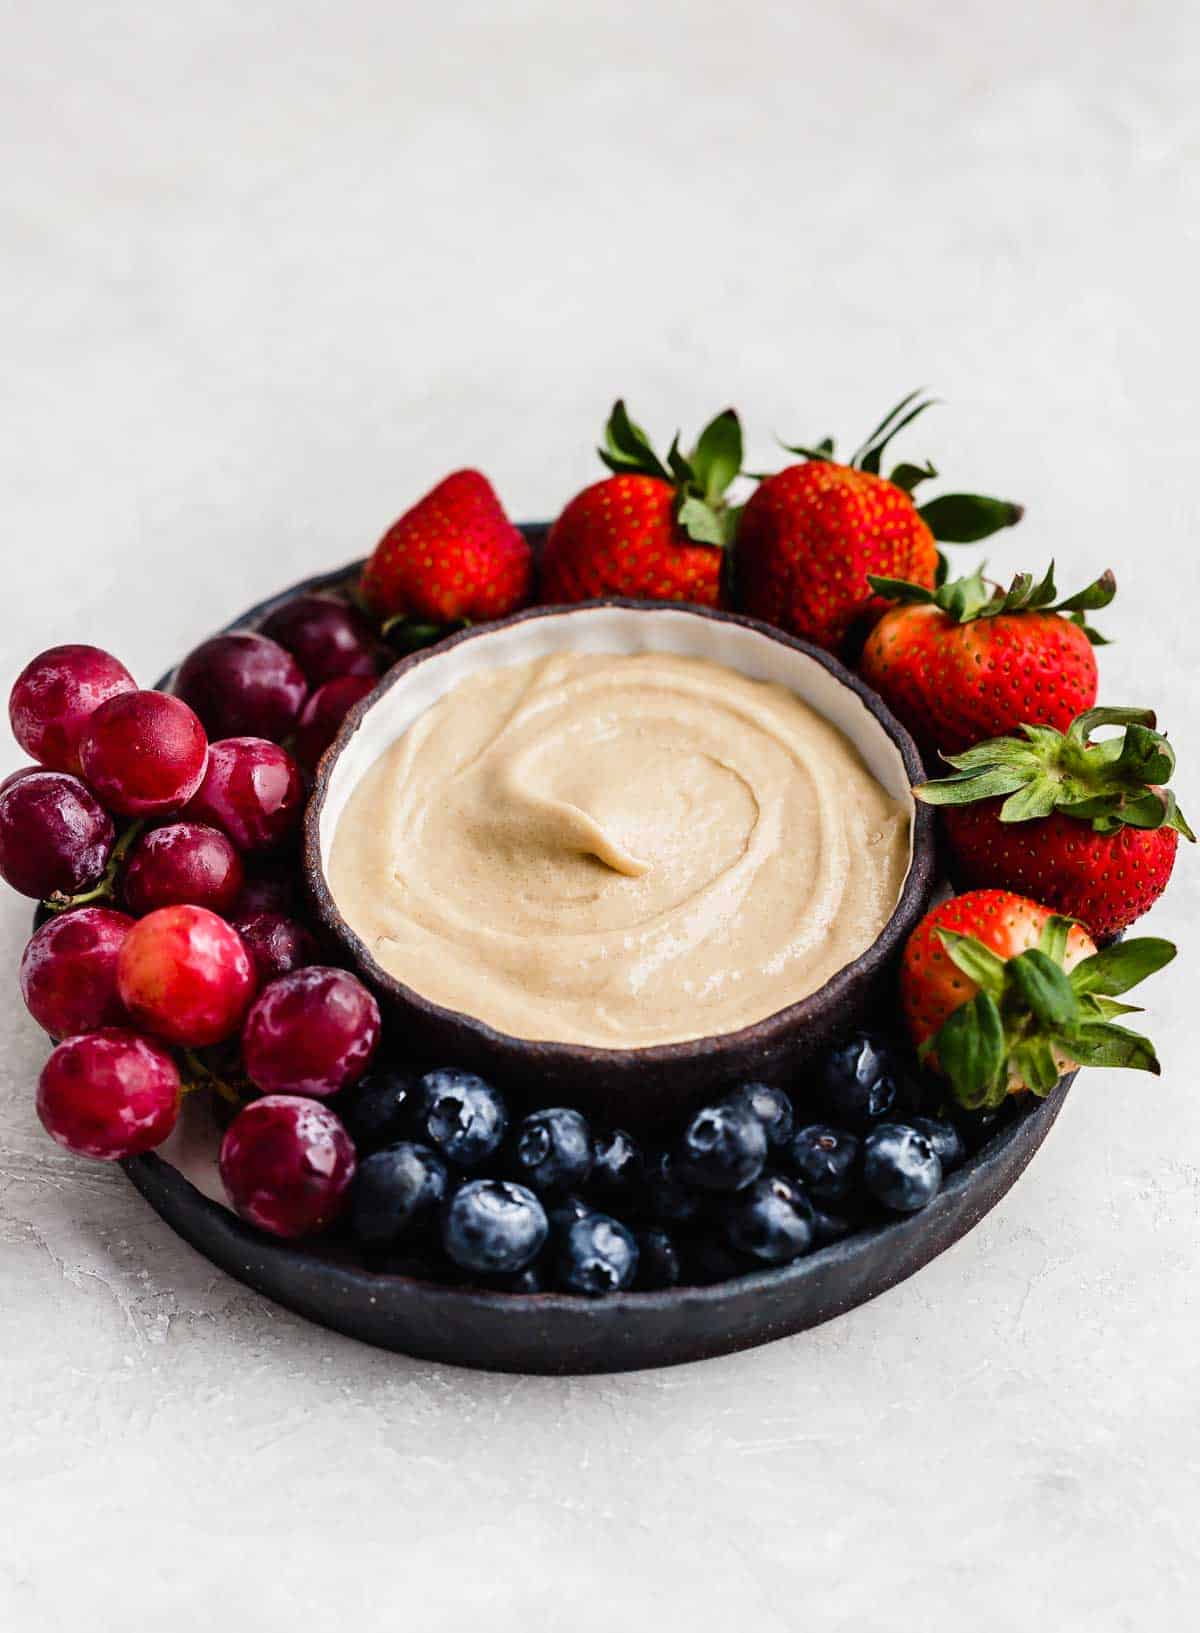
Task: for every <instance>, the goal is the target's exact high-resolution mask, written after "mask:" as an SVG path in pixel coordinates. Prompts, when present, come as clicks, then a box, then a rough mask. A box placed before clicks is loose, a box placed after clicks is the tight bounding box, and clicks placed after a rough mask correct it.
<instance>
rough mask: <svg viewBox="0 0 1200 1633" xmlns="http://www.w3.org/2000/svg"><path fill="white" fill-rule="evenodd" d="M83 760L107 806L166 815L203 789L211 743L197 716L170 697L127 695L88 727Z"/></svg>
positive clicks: (101, 711)
mask: <svg viewBox="0 0 1200 1633" xmlns="http://www.w3.org/2000/svg"><path fill="white" fill-rule="evenodd" d="M79 759H80V763H81V764H82V766H83V774H84V776H85V777H86V779H87V782H88V785H89V786H90V788H91V789H92V791H93V792H94V793H95V795H96V797H97V799H98V800H99V801H100V802H101V804H102V805H104V806H106V807H107V808H108V810H110V811H116V812H118V813H119V814H120V815H121V816H126V817H153V816H165V815H166V814H167V813H168V812H171V811H177V810H179V808H180V807H181V806H183V805H186V804H187V802H188V800H190V799H191V797H192V795H193V794H194V793H195V792H196V790H197V788H199V786H200V784H201V782H202V781H203V779H204V772H205V768H206V767H207V765H208V738H207V737H206V735H205V732H204V727H203V726H202V725H201V724H200V722H199V720H198V719H197V718H196V716H195V714H194V713H193V712H192V710H191V709H189V708H188V706H187V704H186V703H182V702H181V701H180V700H179V698H177V697H169V696H168V695H167V693H166V692H125V693H123V694H122V695H121V696H120V697H113V698H110V699H109V700H108V702H107V703H102V704H101V705H100V707H99V708H98V709H97V710H96V711H95V712H94V713H93V715H92V716H91V718H90V719H89V720H88V722H87V725H86V726H85V727H84V731H83V735H82V737H81V738H80V740H79Z"/></svg>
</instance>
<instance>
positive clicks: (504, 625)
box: [304, 600, 934, 1128]
mask: <svg viewBox="0 0 1200 1633" xmlns="http://www.w3.org/2000/svg"><path fill="white" fill-rule="evenodd" d="M558 650H587V651H591V652H596V651H600V652H606V651H607V652H621V653H624V652H644V651H666V652H684V653H686V654H689V655H695V656H703V657H709V658H712V659H714V660H715V661H717V662H721V663H725V664H727V665H729V666H730V667H733V668H736V669H738V670H740V671H741V672H742V673H747V674H751V675H752V676H753V677H754V678H757V679H776V680H778V679H782V678H784V677H785V676H786V677H787V679H786V680H785V684H790V685H792V687H793V690H795V691H796V692H797V693H798V695H801V696H804V697H805V699H806V701H808V702H810V703H811V704H812V705H813V707H815V708H816V709H817V711H818V713H820V714H822V715H824V716H825V718H827V719H830V720H832V722H833V723H834V724H835V725H837V726H839V728H840V729H841V730H842V731H843V732H845V734H846V735H847V736H848V737H849V738H850V739H851V741H852V742H854V743H855V745H856V747H858V749H859V751H860V752H861V753H862V754H863V756H864V759H865V760H866V761H867V764H868V766H869V767H870V768H871V769H872V770H873V771H874V773H875V775H876V776H878V777H879V778H880V780H881V781H882V782H883V783H884V785H885V787H887V788H888V789H889V792H891V793H892V794H893V795H895V796H896V797H901V796H902V795H908V789H909V785H910V784H911V783H913V782H918V781H920V780H921V776H922V770H921V761H920V758H919V756H918V754H917V750H916V747H915V745H914V743H913V741H912V739H911V738H910V737H909V735H908V733H907V732H906V731H905V729H904V728H903V726H901V725H900V723H899V722H898V721H897V720H896V719H895V718H894V717H893V716H892V715H891V714H890V713H889V712H888V710H887V709H886V708H885V707H884V705H883V703H882V702H881V701H880V699H879V698H878V696H877V695H876V694H875V693H874V692H873V691H872V690H871V689H870V688H869V687H868V686H865V685H864V684H863V682H862V681H861V680H859V679H858V678H857V677H856V676H855V675H852V674H851V673H850V672H849V670H847V669H845V668H844V667H843V666H842V665H841V664H840V663H838V662H837V660H836V659H834V658H832V657H830V655H829V654H828V653H827V652H823V651H821V650H820V649H819V648H817V647H813V646H810V645H808V644H807V643H806V642H803V641H798V640H794V639H792V638H791V637H790V636H787V635H784V634H781V633H780V632H779V631H778V630H775V629H772V628H770V627H769V626H768V625H765V624H761V623H758V622H757V621H755V620H753V619H749V618H742V617H740V616H738V615H736V614H733V613H727V612H715V611H711V610H709V609H707V608H702V607H694V606H684V605H680V604H678V603H670V602H657V603H655V602H638V601H623V600H609V601H601V602H588V603H584V604H580V605H578V606H572V607H538V608H532V609H530V610H528V611H526V612H520V613H517V614H516V615H515V616H513V617H511V618H506V619H502V620H499V621H497V622H496V623H492V624H487V625H484V626H481V627H479V628H477V629H467V630H463V631H462V632H460V633H459V634H457V635H454V636H452V637H450V638H449V639H448V640H446V641H443V642H441V643H440V644H439V645H438V646H436V647H433V648H429V649H427V650H425V651H422V652H417V653H414V654H413V655H412V656H411V657H408V658H405V659H404V660H403V661H402V662H400V663H398V664H396V665H395V667H394V668H392V669H391V670H389V671H388V673H387V675H385V676H384V678H383V680H382V681H381V682H380V684H379V686H378V687H377V688H376V690H375V691H374V692H372V693H371V694H370V695H369V696H368V697H366V698H364V699H363V701H362V702H361V703H359V704H358V705H356V706H355V708H353V709H352V710H351V711H350V713H349V715H348V716H347V717H346V720H345V721H344V723H343V725H342V727H341V730H340V731H339V732H338V735H337V737H336V738H335V740H334V742H333V743H332V744H331V745H330V747H329V749H328V750H327V751H326V753H325V755H324V756H323V758H322V760H321V762H320V765H319V767H318V770H317V776H316V782H315V786H314V789H313V793H312V798H311V799H310V801H309V804H308V809H307V812H306V814H305V825H304V873H305V879H306V882H307V885H308V888H309V891H310V893H311V895H312V898H313V903H314V906H315V910H316V912H317V914H318V915H319V917H320V920H321V922H322V924H323V926H324V928H325V929H326V931H327V932H328V933H329V934H330V936H331V937H332V938H333V939H334V940H335V941H336V942H337V943H338V944H339V946H340V947H341V948H342V949H343V950H344V951H345V953H346V954H347V955H348V956H349V958H350V960H351V961H352V962H353V964H354V966H355V967H356V968H357V969H358V971H359V972H360V973H361V975H362V977H363V979H364V980H365V981H366V982H367V983H368V984H369V985H370V986H371V987H372V989H373V990H374V991H375V992H376V993H377V994H378V995H379V997H380V1000H381V1002H382V1003H383V1005H384V1007H385V1009H386V1010H387V1012H388V1013H389V1015H390V1017H391V1018H392V1019H393V1021H394V1022H395V1023H396V1024H397V1027H398V1030H399V1035H400V1037H401V1038H402V1039H403V1043H404V1046H405V1048H406V1050H407V1051H408V1052H409V1053H411V1054H413V1055H415V1056H416V1057H418V1058H423V1059H427V1060H434V1059H439V1058H444V1059H447V1060H453V1061H454V1062H455V1063H456V1064H459V1065H462V1066H465V1067H469V1068H471V1069H473V1070H476V1071H479V1072H482V1073H484V1074H485V1075H488V1076H491V1077H492V1078H494V1079H495V1080H496V1081H498V1082H500V1083H502V1084H505V1085H507V1086H509V1087H511V1088H513V1089H514V1090H516V1091H517V1092H527V1093H530V1094H532V1093H537V1094H540V1095H543V1096H544V1095H545V1094H547V1093H561V1094H563V1095H566V1096H569V1097H570V1101H571V1103H572V1104H576V1105H579V1106H581V1107H583V1108H585V1109H587V1110H590V1111H592V1112H593V1113H595V1114H598V1115H602V1116H604V1117H605V1118H607V1119H609V1120H615V1121H618V1122H622V1123H626V1124H633V1125H636V1126H639V1127H643V1128H644V1127H647V1126H653V1125H654V1124H656V1123H660V1122H662V1121H665V1120H666V1119H668V1118H670V1117H671V1116H673V1115H677V1114H678V1112H679V1111H680V1109H681V1108H683V1107H684V1106H686V1105H687V1104H688V1103H689V1102H690V1101H691V1100H692V1099H693V1098H695V1097H698V1096H700V1095H701V1094H703V1093H706V1092H708V1091H710V1090H712V1089H715V1088H720V1087H723V1086H725V1085H727V1084H730V1083H733V1082H735V1081H739V1080H743V1081H744V1080H746V1079H749V1078H754V1079H758V1080H761V1081H767V1082H770V1081H776V1082H782V1081H786V1080H787V1079H788V1078H789V1077H790V1076H792V1075H793V1074H794V1071H795V1068H796V1066H797V1065H798V1064H799V1063H800V1062H801V1061H802V1060H803V1059H804V1058H805V1056H807V1055H808V1054H810V1053H812V1052H813V1051H815V1050H816V1049H818V1048H819V1047H821V1045H822V1044H824V1043H827V1042H828V1041H829V1040H830V1039H831V1038H833V1037H836V1036H837V1034H838V1033H839V1032H840V1031H843V1030H845V1029H848V1028H850V1027H852V1026H853V1025H855V1024H856V1023H857V1022H858V1021H859V1020H861V1019H862V1018H863V1017H864V1016H865V1015H866V1014H867V1012H868V1010H869V1009H870V1008H871V1006H872V1000H873V999H874V998H875V997H876V996H877V995H878V991H879V988H880V984H881V983H882V982H884V981H885V980H886V978H887V975H888V973H889V966H890V965H891V964H892V962H893V960H894V958H895V955H896V954H897V953H898V952H899V950H900V947H901V945H902V943H903V941H904V938H905V937H906V936H907V935H908V933H909V931H910V930H911V929H912V928H913V926H914V925H915V924H916V922H917V920H918V919H919V918H920V916H921V914H922V912H923V911H924V909H925V907H926V905H927V902H928V899H929V894H930V890H931V887H932V882H933V873H934V844H933V835H932V821H933V819H932V813H931V812H930V810H929V809H928V807H926V806H924V805H921V804H920V803H919V802H917V801H915V800H914V801H912V802H911V803H912V860H911V864H910V867H909V870H908V875H907V877H906V879H905V882H904V887H903V890H902V891H901V894H900V899H899V901H898V902H897V903H896V907H895V910H894V912H893V913H892V916H891V918H890V919H889V920H888V922H887V924H886V925H885V926H884V928H883V930H882V931H881V932H880V934H879V936H878V937H877V938H876V940H875V941H874V942H873V943H872V944H871V946H870V947H868V948H867V950H866V951H865V952H864V953H862V954H861V955H860V956H859V957H858V958H856V959H855V960H854V961H853V962H852V963H850V964H848V965H846V967H845V968H844V969H841V970H839V971H838V972H837V973H836V974H835V975H834V976H832V977H831V979H830V980H829V981H827V982H826V983H825V985H824V986H822V987H820V988H819V989H818V990H817V991H816V992H814V993H811V994H810V995H809V996H807V997H805V998H802V999H800V1000H799V1001H798V1002H797V1003H794V1004H791V1005H789V1006H788V1007H787V1008H785V1009H781V1010H778V1011H777V1012H776V1013H774V1014H771V1015H768V1016H765V1017H764V1018H763V1019H762V1020H759V1021H755V1022H753V1023H752V1024H751V1025H749V1026H746V1027H743V1028H741V1029H740V1030H738V1031H735V1032H727V1033H722V1034H719V1035H716V1036H711V1037H701V1038H695V1039H690V1040H688V1041H686V1042H681V1043H668V1044H659V1045H654V1046H650V1047H644V1048H636V1049H609V1048H594V1047H591V1046H588V1045H583V1044H571V1043H560V1042H552V1041H550V1042H547V1041H539V1040H530V1039H528V1038H518V1037H513V1036H511V1035H509V1034H507V1033H505V1032H501V1031H498V1030H497V1029H496V1028H494V1027H492V1026H489V1025H488V1024H487V1023H486V1022H484V1021H482V1020H479V1019H478V1018H476V1017H475V1016H472V1015H469V1014H466V1013H462V1012H459V1011H457V1010H453V1009H448V1008H445V1007H443V1006H442V1005H440V1004H436V1003H434V1002H432V1001H431V1000H430V999H428V998H426V997H424V996H423V995H422V994H421V993H420V992H417V991H415V990H414V989H413V988H412V987H410V986H407V985H406V984H405V983H404V982H402V981H399V980H397V979H396V978H395V977H394V976H392V975H390V974H389V973H388V972H387V971H386V970H384V969H382V968H381V967H380V965H379V964H378V963H377V962H376V960H375V959H374V957H373V956H372V953H371V951H370V949H369V948H368V947H367V946H366V944H365V943H364V942H363V941H362V940H361V939H360V938H359V936H357V935H356V934H355V932H354V931H353V930H352V929H351V928H350V926H349V925H348V924H347V923H346V921H345V919H344V918H343V916H342V914H341V912H340V911H339V909H338V906H337V904H336V902H335V901H334V899H333V896H332V894H331V892H330V890H329V886H328V882H327V879H326V875H325V867H324V856H323V851H325V850H327V848H328V843H329V841H330V840H331V837H332V833H333V830H334V827H335V826H336V821H337V818H338V817H339V816H340V813H341V810H342V808H343V806H344V801H345V799H346V798H347V797H348V795H349V792H350V791H352V789H353V788H354V787H355V786H356V785H357V781H358V779H359V778H360V777H361V776H362V775H363V774H364V773H365V771H366V770H367V769H368V767H369V766H370V765H371V764H373V763H374V761H375V759H376V758H377V756H378V754H379V753H381V752H382V751H383V749H384V748H385V747H386V746H387V744H388V743H390V742H392V741H394V740H395V738H396V737H397V736H399V735H400V733H401V732H402V731H403V730H404V729H406V728H407V726H408V725H409V724H411V722H412V720H414V719H416V718H417V717H418V716H419V715H420V714H422V713H424V712H425V710H426V709H427V708H429V707H430V706H431V705H432V703H433V702H434V701H436V700H437V699H438V698H439V697H441V696H443V695H445V693H446V692H447V691H449V690H450V688H451V687H452V686H453V685H454V684H456V683H457V681H458V680H459V679H461V678H463V677H464V676H465V675H467V674H469V673H477V672H478V671H479V670H480V669H481V668H482V669H485V670H486V669H487V668H500V667H504V666H507V665H511V664H514V663H519V662H522V661H527V660H529V659H531V658H533V657H537V656H540V655H543V654H545V653H548V652H551V651H558ZM381 709H382V710H384V711H385V714H384V716H383V717H382V718H383V722H384V724H383V725H382V726H378V727H377V735H378V742H377V743H375V742H373V741H372V740H371V739H372V738H373V737H374V736H375V735H376V733H375V732H372V733H369V734H368V736H367V737H365V738H364V737H362V736H361V735H360V734H362V733H363V732H364V730H365V729H366V728H367V724H368V722H370V721H375V722H377V723H378V722H379V720H380V718H381V717H380V715H379V713H378V711H380V710H381ZM393 718H394V719H395V720H396V721H397V725H396V729H395V730H391V729H390V727H389V725H388V722H389V721H390V720H392V719H393ZM908 797H909V798H910V799H911V795H908ZM327 812H328V813H330V814H329V815H328V816H327V815H326V813H327Z"/></svg>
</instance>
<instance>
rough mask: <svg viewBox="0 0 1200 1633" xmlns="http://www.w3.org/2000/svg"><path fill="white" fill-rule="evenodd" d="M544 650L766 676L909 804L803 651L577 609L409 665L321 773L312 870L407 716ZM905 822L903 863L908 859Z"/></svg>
mask: <svg viewBox="0 0 1200 1633" xmlns="http://www.w3.org/2000/svg"><path fill="white" fill-rule="evenodd" d="M553 652H593V653H595V652H612V653H623V654H627V653H640V652H668V653H673V654H675V655H677V656H680V657H685V658H707V659H709V660H711V661H713V662H715V663H721V664H725V665H727V666H728V667H729V668H730V669H736V670H738V672H739V673H741V674H743V675H748V676H749V677H750V679H752V680H765V681H775V682H777V683H778V684H780V685H782V686H786V687H788V689H789V690H790V691H792V692H794V693H795V694H796V696H797V697H799V698H802V699H803V701H804V702H805V703H807V704H809V705H810V706H811V707H812V708H813V709H815V710H816V711H817V713H818V714H820V715H822V716H823V717H824V718H825V719H826V720H828V721H830V722H831V724H833V725H835V726H836V727H837V728H838V730H839V731H841V732H842V733H843V734H844V735H845V736H846V737H848V738H849V740H850V741H851V743H853V744H854V746H855V748H856V749H857V750H858V752H859V754H861V756H862V758H863V762H864V763H865V765H866V766H867V768H868V770H869V771H870V772H871V774H872V775H873V776H874V777H875V778H876V779H877V781H878V782H879V783H881V784H882V786H883V787H884V788H885V789H886V790H887V792H888V793H889V794H891V795H892V796H893V798H895V799H898V800H900V801H902V802H904V803H906V804H907V806H908V807H909V809H910V811H911V810H912V807H913V799H912V793H911V790H910V788H909V782H908V774H907V772H906V771H905V769H904V761H903V760H902V759H901V757H900V751H899V749H898V748H897V747H896V745H895V744H894V743H893V742H892V740H891V738H890V737H889V736H888V734H887V732H886V731H885V730H884V729H883V727H882V726H881V725H880V723H879V721H878V720H876V718H875V716H874V715H873V714H872V713H871V712H870V710H869V709H868V708H867V707H866V705H865V704H864V703H863V701H862V699H861V698H860V697H859V696H858V695H857V693H855V692H853V691H851V689H850V688H849V687H848V686H846V685H844V684H843V683H842V682H841V681H840V680H838V679H837V677H836V676H835V675H832V674H830V672H829V670H827V669H826V668H825V667H824V666H823V665H822V664H819V663H817V662H816V661H815V660H814V659H813V658H810V657H809V656H808V655H807V653H804V652H797V651H796V649H795V648H794V647H791V646H787V645H785V644H784V643H783V642H782V641H776V640H773V639H772V638H771V637H770V636H768V635H764V634H763V633H762V631H761V630H757V629H750V628H747V627H746V626H745V625H744V624H735V623H726V622H725V621H723V620H722V619H718V618H706V617H704V616H702V615H701V614H698V613H695V612H690V611H689V610H688V609H687V608H685V607H661V608H656V609H654V610H653V611H642V610H639V609H637V608H633V607H580V608H576V609H574V610H572V611H570V612H562V613H550V614H547V615H546V616H545V617H540V618H528V619H525V620H523V621H522V622H520V623H516V624H509V625H508V626H506V627H505V628H503V629H496V630H492V631H489V632H488V633H487V634H482V635H479V636H476V637H475V638H474V639H472V640H469V641H462V642H460V643H459V644H458V645H457V646H452V647H448V648H447V649H446V650H445V651H443V652H435V653H434V654H433V655H432V656H431V657H428V658H426V659H425V660H424V661H423V662H422V663H419V664H416V665H414V667H413V668H412V669H411V670H409V672H408V674H406V675H405V676H404V677H403V678H402V679H400V680H398V681H397V682H396V684H395V685H394V686H390V687H389V688H388V689H387V691H385V692H383V693H382V694H381V695H380V696H379V697H378V698H377V699H376V701H375V702H374V703H373V704H372V705H371V706H370V707H369V708H368V710H367V711H366V713H365V714H364V716H363V718H362V721H361V723H360V725H359V728H358V730H357V731H356V732H355V734H354V736H353V737H352V738H351V739H350V741H349V742H348V743H347V744H346V746H345V748H344V749H343V750H342V752H341V754H340V755H339V756H338V758H337V762H336V764H335V765H334V767H333V771H332V774H331V775H330V778H329V786H328V789H327V791H326V795H325V804H324V806H323V808H322V810H321V821H320V829H319V838H320V855H321V868H322V871H324V870H325V869H326V868H327V867H328V864H329V852H330V847H331V846H332V844H333V836H334V833H335V832H336V829H337V825H338V821H339V819H340V818H341V815H342V812H343V810H344V809H345V806H346V801H347V800H348V799H349V797H350V795H351V794H352V793H353V792H354V789H355V788H356V787H357V786H358V783H359V780H360V779H361V778H362V777H363V776H364V775H365V774H366V772H367V771H368V770H369V769H370V767H371V766H372V765H373V764H374V763H375V761H376V760H377V759H378V758H379V756H380V755H381V754H382V753H383V752H384V751H385V749H387V748H388V747H389V746H390V745H391V744H392V743H394V742H395V740H396V739H397V738H398V737H400V736H401V735H402V734H403V733H404V732H406V731H407V730H408V728H409V727H410V726H411V725H412V723H413V722H414V721H415V720H417V719H418V718H419V717H420V716H421V715H422V714H424V713H425V711H426V710H427V709H429V708H431V707H432V706H433V704H435V703H436V702H437V701H438V699H439V698H441V697H443V696H445V694H446V693H447V692H449V691H451V690H452V689H453V688H454V687H455V686H457V685H458V684H459V682H460V681H462V680H465V679H466V678H467V676H469V675H477V674H479V673H480V672H487V671H490V670H493V669H505V668H510V667H512V666H514V665H516V664H521V663H531V662H533V660H534V659H536V658H543V657H547V656H548V655H549V654H550V653H553ZM911 844H912V840H911V829H910V840H909V845H910V851H909V855H910V861H911V854H912V853H911Z"/></svg>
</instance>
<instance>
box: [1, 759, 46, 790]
mask: <svg viewBox="0 0 1200 1633" xmlns="http://www.w3.org/2000/svg"><path fill="white" fill-rule="evenodd" d="M44 770H45V767H44V766H40V765H19V766H18V767H17V769H16V770H15V771H10V772H9V774H8V776H7V777H5V779H4V781H3V782H0V794H3V792H4V791H5V789H6V788H11V787H12V785H13V783H15V782H20V781H21V778H22V777H36V776H37V774H38V772H39V771H44Z"/></svg>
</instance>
